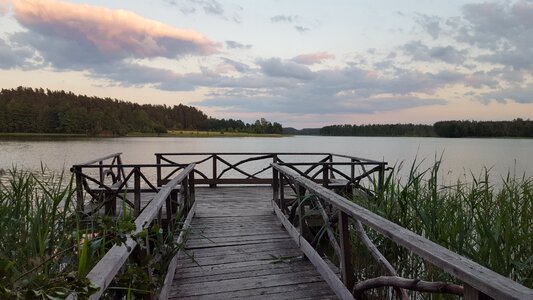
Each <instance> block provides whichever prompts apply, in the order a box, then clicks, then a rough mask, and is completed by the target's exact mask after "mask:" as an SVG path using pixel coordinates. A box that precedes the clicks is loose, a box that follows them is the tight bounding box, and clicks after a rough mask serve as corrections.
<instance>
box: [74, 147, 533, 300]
mask: <svg viewBox="0 0 533 300" xmlns="http://www.w3.org/2000/svg"><path fill="white" fill-rule="evenodd" d="M120 155H121V154H120V153H114V154H111V155H107V156H105V157H101V158H98V159H94V160H91V161H88V162H86V163H83V164H78V165H74V166H73V167H72V168H71V171H72V172H73V173H74V174H75V182H76V200H77V202H76V203H77V205H76V211H77V212H83V213H79V215H80V217H82V218H87V220H88V221H89V222H92V219H91V218H92V217H93V216H95V215H96V216H98V215H99V214H101V213H103V214H105V215H107V216H111V217H114V218H117V217H120V216H127V215H130V216H132V217H133V218H134V221H133V223H134V224H133V225H135V226H134V228H135V229H134V230H132V231H131V232H130V233H129V234H127V235H126V240H125V241H124V242H120V243H114V244H113V245H112V246H110V247H108V249H106V252H105V255H104V256H103V257H102V258H101V259H100V260H99V261H98V262H97V263H96V265H95V266H94V267H93V268H92V269H91V270H90V271H89V273H88V274H87V276H86V278H87V279H88V280H89V281H90V282H91V284H92V285H93V286H95V287H98V289H97V290H96V291H95V292H94V293H93V294H92V295H91V296H90V299H91V300H97V299H100V298H102V297H105V298H113V297H116V298H121V297H125V296H126V294H125V289H111V287H113V286H114V284H115V279H116V278H117V275H124V274H125V273H126V271H127V270H128V268H130V267H132V266H134V267H138V268H141V270H142V272H146V274H147V275H148V277H149V279H150V280H153V282H154V283H155V282H156V281H157V282H158V283H157V284H159V282H161V281H163V282H162V284H161V286H159V287H157V288H155V289H153V290H149V291H147V290H133V291H131V292H132V293H133V294H134V296H135V297H140V298H143V297H150V299H160V300H165V299H169V298H172V299H182V298H184V299H192V298H194V299H199V298H202V299H233V298H247V299H250V298H251V299H328V298H332V299H333V298H337V297H338V298H340V299H361V298H364V297H365V296H366V295H372V298H374V299H377V298H389V299H392V298H395V297H398V298H399V299H408V298H412V299H415V298H416V299H418V298H420V297H419V296H418V293H439V294H449V295H455V296H462V297H464V299H466V300H479V299H517V300H518V299H520V300H521V299H531V300H533V290H532V289H529V288H527V287H525V286H523V285H520V284H518V283H517V282H514V281H512V280H510V279H508V278H506V277H503V276H502V275H500V274H497V273H496V272H494V271H492V270H489V269H487V268H485V267H483V266H481V265H479V264H478V263H476V262H473V261H471V260H469V259H468V258H466V257H463V256H461V255H459V254H458V253H454V252H452V251H450V250H448V249H446V248H444V247H442V246H440V245H438V244H436V243H434V242H432V241H430V240H428V239H426V238H424V237H422V236H420V235H417V234H415V233H414V232H412V231H409V230H408V229H407V228H403V227H401V226H399V225H397V224H395V223H393V222H391V221H389V220H387V219H384V218H383V217H381V216H379V215H377V214H375V213H373V212H371V211H369V210H367V209H365V208H364V207H361V206H359V205H357V204H355V203H354V202H352V201H350V199H349V198H350V197H351V196H349V195H350V194H352V195H354V194H355V193H358V194H361V195H364V196H365V197H366V196H368V197H371V198H369V199H379V197H380V194H381V193H382V192H383V189H382V188H383V186H384V180H385V177H386V176H385V172H386V171H387V170H388V169H387V168H386V165H387V164H386V163H385V162H379V161H374V160H368V159H363V158H358V157H353V156H347V155H339V154H332V153H156V154H155V156H156V163H155V164H122V159H121V156H120ZM154 174H155V177H154V176H153V175H154ZM228 185H229V186H228ZM261 185H262V186H261ZM207 186H209V187H207ZM366 187H371V188H370V189H368V188H366ZM346 194H347V195H348V196H347V197H348V198H346V197H344V196H346ZM164 228H166V229H167V230H166V231H165V230H162V229H164ZM367 230H371V231H373V234H372V235H371V236H369V235H368V234H367ZM376 235H377V236H378V237H379V238H378V239H375V238H374V237H375V236H376ZM142 236H146V237H147V238H139V237H142ZM150 237H151V238H150ZM160 237H164V238H165V239H166V240H167V241H174V242H169V243H165V244H162V245H159V248H157V247H156V246H157V244H156V243H155V239H156V238H157V239H159V238H160ZM174 238H175V239H174ZM151 239H153V240H151ZM383 239H385V240H388V241H390V242H392V243H394V244H395V245H396V246H398V247H400V248H401V249H403V250H402V251H406V252H407V253H409V255H410V256H413V257H416V258H417V259H420V260H422V261H423V262H424V266H432V267H431V268H428V269H429V270H433V269H436V270H439V272H444V273H447V274H448V275H449V276H451V277H453V281H451V280H450V282H440V281H433V280H432V279H433V278H404V277H401V276H400V275H399V274H398V272H397V271H396V269H395V267H394V265H393V264H391V262H389V261H388V260H387V258H386V257H385V255H384V254H382V253H381V251H380V248H379V247H378V246H379V244H378V245H376V244H375V243H374V242H375V241H378V242H380V240H383ZM355 242H357V243H360V244H359V246H355V244H354V243H355ZM169 244H171V245H169ZM176 245H184V246H183V247H184V249H181V250H180V251H178V253H177V254H176V253H175V251H174V250H173V249H175V248H174V247H176ZM359 247H364V249H366V251H368V252H369V253H370V255H371V257H372V261H369V262H368V263H369V264H372V263H374V264H376V267H377V272H375V273H374V274H372V275H370V276H368V278H364V279H362V278H357V277H356V273H357V272H358V270H356V269H355V266H354V259H360V258H361V257H358V256H360V255H361V251H360V248H359ZM304 253H305V255H304ZM153 254H156V255H153ZM149 255H152V258H153V259H152V260H151V261H149V264H148V265H147V264H146V260H145V259H144V258H146V257H149ZM152 266H156V267H154V268H152ZM158 267H159V269H158ZM163 268H164V270H163ZM158 271H164V272H165V273H163V274H161V273H159V272H158ZM422 271H425V270H424V268H422ZM162 275H163V276H164V280H162V279H163V278H162ZM427 279H429V280H427ZM134 280H135V276H133V277H132V278H130V282H135V281H134ZM134 285H135V283H133V284H132V285H126V286H134ZM129 291H130V290H129V289H128V292H129ZM148 294H149V295H148ZM68 299H70V300H74V299H76V296H75V294H71V295H69V297H68Z"/></svg>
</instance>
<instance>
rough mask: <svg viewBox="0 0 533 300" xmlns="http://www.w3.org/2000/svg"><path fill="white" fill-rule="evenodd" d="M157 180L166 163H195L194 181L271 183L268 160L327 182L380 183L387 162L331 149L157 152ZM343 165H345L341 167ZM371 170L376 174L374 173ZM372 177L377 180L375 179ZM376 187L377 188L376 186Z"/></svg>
mask: <svg viewBox="0 0 533 300" xmlns="http://www.w3.org/2000/svg"><path fill="white" fill-rule="evenodd" d="M155 156H156V165H158V166H159V167H158V169H157V182H158V184H164V183H165V182H167V181H168V180H169V177H170V176H172V175H173V174H174V173H175V172H177V170H172V169H169V170H171V171H169V172H168V173H166V174H164V169H163V168H164V167H165V165H179V164H184V163H192V162H194V163H195V164H196V168H195V173H196V174H197V177H196V181H195V183H197V184H208V185H210V186H211V187H216V186H217V185H219V184H237V185H248V184H253V185H256V184H268V185H272V184H273V182H272V167H271V165H270V164H271V163H278V164H283V165H286V166H288V167H289V168H291V169H293V170H295V171H296V172H299V173H300V174H302V175H304V176H306V177H308V178H311V179H312V180H314V181H316V182H319V183H323V182H328V183H330V185H337V186H339V185H340V184H341V183H344V184H345V185H346V186H349V185H358V184H359V182H360V181H361V180H370V181H371V182H373V183H374V184H375V185H376V186H381V185H383V180H384V177H385V176H384V172H385V170H386V165H387V163H386V162H382V161H375V160H370V159H364V158H359V157H354V156H348V155H339V154H333V153H321V152H319V153H292V152H280V153H230V152H228V153H156V154H155ZM343 167H344V169H342V168H343ZM374 173H376V174H377V176H373V175H374ZM374 177H375V178H376V181H375V182H374ZM378 190H379V189H378Z"/></svg>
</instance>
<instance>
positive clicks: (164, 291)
mask: <svg viewBox="0 0 533 300" xmlns="http://www.w3.org/2000/svg"><path fill="white" fill-rule="evenodd" d="M195 212H196V203H194V204H193V206H192V207H191V209H190V210H189V214H188V215H187V218H186V219H185V222H183V226H182V230H181V231H180V234H179V236H178V237H177V239H176V243H178V244H182V243H183V242H184V241H185V236H186V232H187V229H188V228H189V226H190V224H191V221H192V218H193V216H194V213H195ZM181 251H183V250H180V251H178V253H176V255H174V257H173V258H172V260H171V261H170V263H169V264H168V268H167V274H166V276H165V280H164V281H163V286H162V287H161V290H160V291H159V299H161V300H164V299H168V296H169V292H170V288H171V286H172V282H173V281H174V275H175V274H176V267H177V265H178V257H179V255H180V252H181Z"/></svg>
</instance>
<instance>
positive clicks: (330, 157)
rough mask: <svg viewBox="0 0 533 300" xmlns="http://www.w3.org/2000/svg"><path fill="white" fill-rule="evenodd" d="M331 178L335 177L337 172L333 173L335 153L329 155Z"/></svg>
mask: <svg viewBox="0 0 533 300" xmlns="http://www.w3.org/2000/svg"><path fill="white" fill-rule="evenodd" d="M329 163H330V165H329V178H335V174H334V173H333V165H332V163H333V155H331V154H330V155H329Z"/></svg>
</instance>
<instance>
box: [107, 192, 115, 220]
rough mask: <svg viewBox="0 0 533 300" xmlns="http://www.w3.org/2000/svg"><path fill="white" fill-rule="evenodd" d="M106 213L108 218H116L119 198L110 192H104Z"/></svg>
mask: <svg viewBox="0 0 533 300" xmlns="http://www.w3.org/2000/svg"><path fill="white" fill-rule="evenodd" d="M104 202H105V205H104V211H105V214H106V215H107V216H115V215H116V214H117V196H116V195H115V193H113V192H110V191H105V192H104Z"/></svg>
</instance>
